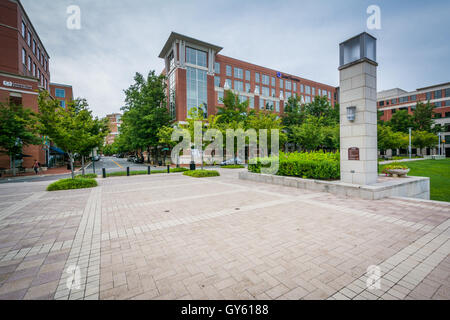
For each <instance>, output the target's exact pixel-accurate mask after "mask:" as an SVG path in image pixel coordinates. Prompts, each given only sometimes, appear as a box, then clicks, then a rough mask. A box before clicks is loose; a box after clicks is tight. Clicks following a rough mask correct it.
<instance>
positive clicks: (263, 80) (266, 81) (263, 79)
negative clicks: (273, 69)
mask: <svg viewBox="0 0 450 320" xmlns="http://www.w3.org/2000/svg"><path fill="white" fill-rule="evenodd" d="M269 81H270V80H269V76H268V75H265V74H263V75H261V83H262V84H264V85H266V86H268V85H269Z"/></svg>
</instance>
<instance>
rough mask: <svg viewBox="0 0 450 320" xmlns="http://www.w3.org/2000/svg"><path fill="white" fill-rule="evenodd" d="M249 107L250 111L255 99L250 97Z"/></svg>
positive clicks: (253, 106)
mask: <svg viewBox="0 0 450 320" xmlns="http://www.w3.org/2000/svg"><path fill="white" fill-rule="evenodd" d="M249 106H250V108H252V109H254V108H255V98H254V97H250V98H249Z"/></svg>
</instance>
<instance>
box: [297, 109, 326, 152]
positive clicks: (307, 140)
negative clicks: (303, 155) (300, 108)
mask: <svg viewBox="0 0 450 320" xmlns="http://www.w3.org/2000/svg"><path fill="white" fill-rule="evenodd" d="M291 129H292V136H293V139H294V142H295V143H298V144H299V145H300V146H301V147H302V148H303V149H305V150H308V151H312V150H316V149H317V148H318V147H319V146H320V145H321V144H322V141H323V138H324V136H323V131H322V130H321V126H320V120H319V118H317V117H314V116H308V117H307V118H306V120H305V122H304V123H302V124H301V125H299V126H292V127H291Z"/></svg>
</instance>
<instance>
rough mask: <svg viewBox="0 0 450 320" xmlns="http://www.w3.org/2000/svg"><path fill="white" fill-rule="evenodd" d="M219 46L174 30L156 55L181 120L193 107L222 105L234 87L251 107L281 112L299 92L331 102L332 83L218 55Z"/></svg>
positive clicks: (308, 98)
mask: <svg viewBox="0 0 450 320" xmlns="http://www.w3.org/2000/svg"><path fill="white" fill-rule="evenodd" d="M221 50H222V47H220V46H217V45H213V44H210V43H207V42H204V41H201V40H197V39H194V38H190V37H187V36H184V35H181V34H178V33H175V32H172V33H171V34H170V36H169V38H168V40H167V41H166V43H165V45H164V47H163V49H162V50H161V53H160V54H159V57H160V58H162V59H164V61H165V69H164V71H163V72H164V73H165V74H166V77H167V96H168V108H169V112H170V114H171V116H172V118H173V119H174V120H176V121H184V120H186V117H187V116H188V112H189V110H190V109H191V108H193V107H202V108H203V110H204V113H205V116H207V115H211V114H215V113H216V112H217V106H221V105H222V99H223V96H224V91H225V90H228V89H230V90H233V91H234V92H235V93H237V94H238V95H239V99H240V100H241V101H244V100H248V101H249V108H251V109H255V110H266V111H267V110H268V111H271V112H274V113H277V114H282V113H283V110H284V103H285V102H286V101H287V100H288V99H289V97H290V96H293V95H297V96H298V97H300V98H301V99H302V100H303V101H304V102H310V101H312V99H314V97H315V96H326V97H327V98H328V99H329V101H330V102H331V103H332V104H334V103H335V101H336V98H337V97H336V94H337V90H336V88H335V87H333V86H330V85H326V84H323V83H319V82H315V81H312V80H308V79H305V78H302V77H299V76H295V75H291V74H287V73H284V72H280V71H277V70H274V69H270V68H266V67H261V66H258V65H255V64H251V63H248V62H245V61H242V60H238V59H234V58H230V57H227V56H224V55H221V54H219V52H220V51H221Z"/></svg>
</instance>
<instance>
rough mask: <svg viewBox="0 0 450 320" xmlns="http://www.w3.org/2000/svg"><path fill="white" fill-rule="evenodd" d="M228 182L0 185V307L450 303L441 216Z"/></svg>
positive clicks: (139, 179) (431, 210) (426, 207)
mask: <svg viewBox="0 0 450 320" xmlns="http://www.w3.org/2000/svg"><path fill="white" fill-rule="evenodd" d="M237 172H238V171H237V170H226V169H222V170H221V174H222V176H221V177H214V178H206V179H195V178H190V177H186V176H183V175H181V174H170V175H166V174H158V175H151V176H133V177H117V178H108V179H105V180H103V179H100V180H99V182H100V186H99V187H97V188H94V189H85V190H72V191H58V192H51V193H49V192H46V191H45V187H46V185H47V184H48V183H49V182H45V181H43V182H27V183H21V184H20V185H19V184H11V185H0V299H450V257H449V253H450V239H449V238H450V219H449V218H450V204H446V203H436V202H422V201H415V200H405V199H398V198H392V199H385V200H382V201H368V200H359V199H349V198H342V197H338V196H334V195H331V194H326V193H317V192H311V191H305V190H301V189H295V188H288V187H280V186H274V185H267V184H262V183H255V182H250V181H242V180H239V179H238V178H237ZM378 276H379V277H378Z"/></svg>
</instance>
